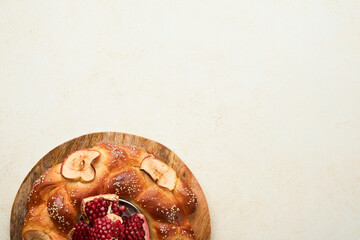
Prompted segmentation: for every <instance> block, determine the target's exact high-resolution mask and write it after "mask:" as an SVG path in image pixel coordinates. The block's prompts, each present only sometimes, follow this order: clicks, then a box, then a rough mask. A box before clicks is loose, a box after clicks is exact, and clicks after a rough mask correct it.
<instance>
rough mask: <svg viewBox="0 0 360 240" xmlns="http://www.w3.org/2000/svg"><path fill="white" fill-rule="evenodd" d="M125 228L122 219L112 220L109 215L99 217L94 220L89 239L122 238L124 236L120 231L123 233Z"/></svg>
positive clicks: (120, 239) (106, 239)
mask: <svg viewBox="0 0 360 240" xmlns="http://www.w3.org/2000/svg"><path fill="white" fill-rule="evenodd" d="M123 230H124V226H123V225H122V224H121V221H120V220H112V219H109V218H108V217H104V218H98V219H96V220H95V221H94V225H93V227H92V228H91V229H90V238H89V240H98V239H101V240H102V239H104V240H108V239H109V240H110V239H119V240H122V239H123V236H122V235H121V234H119V233H122V231H123Z"/></svg>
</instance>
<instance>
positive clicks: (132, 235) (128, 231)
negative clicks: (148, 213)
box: [123, 214, 145, 240]
mask: <svg viewBox="0 0 360 240" xmlns="http://www.w3.org/2000/svg"><path fill="white" fill-rule="evenodd" d="M123 220H124V223H123V224H124V227H125V231H124V234H125V236H126V239H133V240H143V239H145V231H144V230H143V223H144V221H143V220H142V219H141V218H140V217H139V216H138V215H137V214H135V215H132V216H130V217H124V218H123Z"/></svg>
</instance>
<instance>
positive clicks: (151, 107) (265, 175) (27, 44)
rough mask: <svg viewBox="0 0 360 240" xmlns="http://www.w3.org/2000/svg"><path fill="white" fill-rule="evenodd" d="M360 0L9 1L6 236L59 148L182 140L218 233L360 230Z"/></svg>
mask: <svg viewBox="0 0 360 240" xmlns="http://www.w3.org/2000/svg"><path fill="white" fill-rule="evenodd" d="M359 12H360V4H359V1H355V0H354V1H351V0H349V1H346V0H345V1H336V0H330V1H320V0H314V1H282V0H281V1H280V0H279V1H245V0H244V1H242V0H240V1H220V0H218V1H211V0H210V1H187V0H183V1H10V0H7V1H6V0H2V1H0V142H1V144H0V156H1V163H2V166H1V167H0V176H1V178H0V187H1V188H0V189H1V191H2V192H1V194H0V195H1V198H0V199H1V201H0V235H1V239H5V240H8V239H9V219H10V210H11V206H12V202H13V200H14V197H15V195H16V192H17V189H18V187H19V185H20V184H21V182H22V180H23V179H24V177H25V176H26V174H27V173H28V171H30V169H31V168H32V166H33V165H34V164H35V163H36V162H37V161H38V160H39V159H40V158H41V157H42V156H44V155H45V154H46V153H47V152H48V151H50V150H51V149H52V148H54V147H56V146H57V145H59V144H61V143H63V142H65V141H67V140H70V139H72V138H74V137H77V136H80V135H83V134H86V133H91V132H97V131H119V132H126V133H132V134H136V135H140V136H144V137H147V138H150V139H153V140H156V141H158V142H160V143H163V144H164V145H166V146H168V147H169V148H171V149H172V150H173V151H174V152H175V153H177V154H178V155H179V156H180V158H182V160H183V161H184V162H185V163H186V164H187V165H188V166H189V167H190V169H191V170H192V171H193V173H194V174H195V176H196V177H197V179H198V180H199V182H200V184H201V186H202V188H203V190H204V192H205V194H206V197H207V200H208V203H209V207H210V212H211V218H212V236H213V237H212V239H216V240H220V239H229V240H230V239H243V240H254V239H259V240H274V239H276V240H288V239H295V240H302V239H314V240H321V239H324V240H325V239H326V240H334V239H341V240H343V239H359V236H360V67H359V66H360V14H359Z"/></svg>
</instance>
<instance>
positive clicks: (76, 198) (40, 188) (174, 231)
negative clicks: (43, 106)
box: [22, 143, 197, 240]
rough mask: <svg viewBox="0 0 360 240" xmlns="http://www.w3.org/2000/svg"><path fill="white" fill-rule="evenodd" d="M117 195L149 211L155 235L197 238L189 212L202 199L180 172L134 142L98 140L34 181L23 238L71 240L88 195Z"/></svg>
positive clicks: (151, 229) (29, 197)
mask: <svg viewBox="0 0 360 240" xmlns="http://www.w3.org/2000/svg"><path fill="white" fill-rule="evenodd" d="M101 194H116V195H117V196H119V197H120V198H121V199H125V200H127V201H129V202H131V203H133V204H134V205H136V206H137V207H138V208H139V209H140V210H141V212H142V213H143V214H144V215H145V217H146V220H147V223H148V226H149V231H150V239H154V240H155V239H173V240H175V239H178V240H180V239H195V235H194V232H193V230H192V228H191V226H190V223H189V221H188V216H189V215H190V214H191V213H193V212H195V210H196V207H197V198H196V196H195V194H194V193H193V192H192V191H191V190H190V188H189V187H188V186H187V185H186V184H185V183H184V182H183V181H182V180H181V179H179V178H178V177H177V175H176V173H175V171H174V170H173V169H172V168H171V167H170V166H168V165H167V164H165V163H163V162H161V161H160V160H158V159H157V158H156V157H155V156H154V155H153V154H151V153H148V152H146V151H144V150H142V149H140V148H137V147H133V146H124V145H120V146H114V145H112V144H109V143H98V144H96V145H94V146H93V147H92V148H89V149H82V150H78V151H76V152H73V153H72V154H70V155H69V156H68V157H67V158H65V160H64V161H63V163H62V164H57V165H55V166H53V167H52V168H50V169H49V170H47V171H46V172H45V173H43V174H42V175H41V176H40V178H39V179H37V180H36V181H35V182H34V183H33V187H32V189H31V191H30V193H29V196H28V199H27V215H26V219H25V223H24V226H23V230H22V237H23V240H36V239H39V240H65V239H67V237H68V234H69V232H70V231H71V230H72V229H73V227H74V225H75V224H76V222H77V221H78V220H79V217H80V212H81V209H80V208H81V202H82V200H83V199H84V198H87V197H91V196H96V195H101Z"/></svg>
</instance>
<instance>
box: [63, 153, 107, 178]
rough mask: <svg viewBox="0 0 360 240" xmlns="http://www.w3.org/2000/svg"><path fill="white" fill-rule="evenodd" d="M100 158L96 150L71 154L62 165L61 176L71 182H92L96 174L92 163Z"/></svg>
mask: <svg viewBox="0 0 360 240" xmlns="http://www.w3.org/2000/svg"><path fill="white" fill-rule="evenodd" d="M99 156H100V153H99V152H98V151H95V150H78V151H76V152H74V153H72V154H70V155H69V156H68V157H67V158H65V160H64V161H63V163H62V164H61V169H60V173H61V175H62V176H63V177H64V178H66V179H70V180H74V181H81V182H90V181H92V180H93V179H94V178H95V175H96V172H95V169H94V166H93V165H92V163H93V162H94V161H95V160H96V159H97V158H98V157H99Z"/></svg>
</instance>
